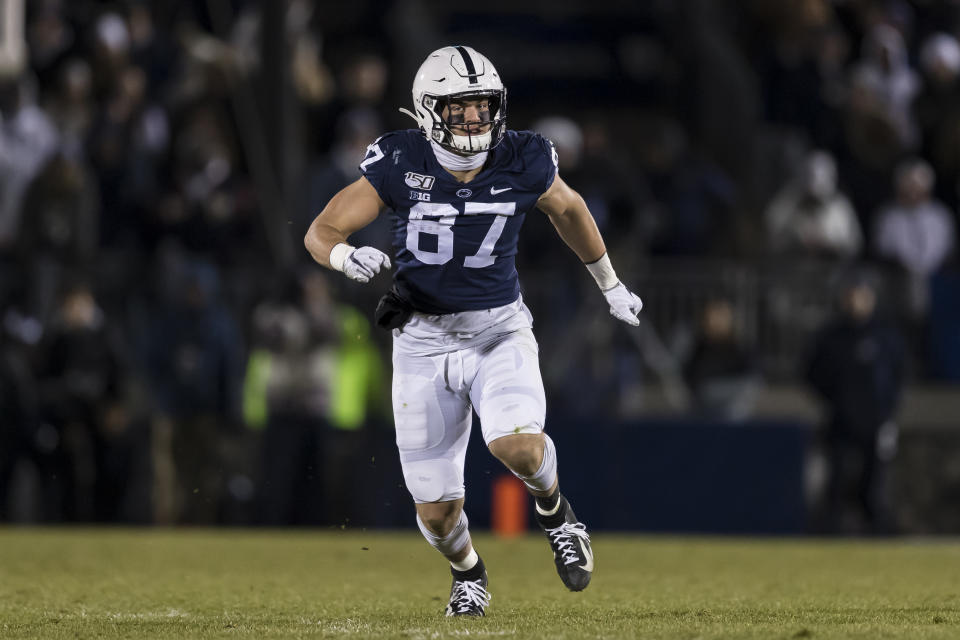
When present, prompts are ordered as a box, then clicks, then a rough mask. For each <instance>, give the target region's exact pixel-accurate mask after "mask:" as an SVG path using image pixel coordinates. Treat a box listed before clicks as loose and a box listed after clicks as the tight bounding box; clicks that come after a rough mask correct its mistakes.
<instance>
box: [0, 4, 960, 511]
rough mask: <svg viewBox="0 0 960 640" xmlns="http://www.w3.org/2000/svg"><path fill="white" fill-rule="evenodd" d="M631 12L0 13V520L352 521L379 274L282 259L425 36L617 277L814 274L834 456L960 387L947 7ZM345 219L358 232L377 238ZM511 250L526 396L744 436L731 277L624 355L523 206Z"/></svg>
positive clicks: (379, 365) (378, 362)
mask: <svg viewBox="0 0 960 640" xmlns="http://www.w3.org/2000/svg"><path fill="white" fill-rule="evenodd" d="M629 4H630V3H620V2H612V1H610V2H607V1H601V2H590V3H589V4H587V3H582V2H571V3H564V4H563V6H559V5H555V4H554V3H532V4H531V5H530V6H529V7H527V8H520V7H519V6H518V5H516V3H507V2H496V1H495V2H492V3H484V4H483V5H482V6H480V5H478V6H477V7H475V8H463V7H454V6H452V5H451V4H450V3H446V2H439V1H434V0H392V1H388V0H369V1H366V2H339V1H338V0H287V2H285V3H281V2H278V3H262V2H253V1H252V0H181V1H167V0H114V1H98V0H31V1H29V2H26V3H25V6H26V28H25V38H26V44H27V54H28V55H27V58H26V63H25V66H24V67H23V68H21V69H17V68H15V67H14V68H13V69H8V68H7V67H6V66H4V65H3V64H0V67H2V69H0V72H2V73H3V76H2V77H3V79H2V82H0V261H2V266H0V311H2V318H0V322H2V331H0V415H2V416H3V417H2V422H0V521H2V520H5V519H9V518H13V517H18V518H23V519H37V520H45V521H77V520H80V521H91V520H103V521H117V520H124V521H141V522H157V523H175V522H191V523H214V522H255V523H263V524H286V523H309V524H321V523H323V524H331V523H332V524H342V523H344V522H347V521H349V519H350V518H351V517H355V514H356V512H357V511H358V510H362V508H363V504H362V503H363V498H362V494H363V492H364V486H365V485H364V482H365V481H366V480H365V474H364V470H365V469H366V468H367V466H368V463H369V458H371V456H370V455H369V452H370V451H371V447H373V446H374V445H373V444H371V443H377V445H376V446H379V445H380V444H382V443H387V445H389V444H390V442H391V441H392V437H393V436H392V430H391V419H390V406H389V371H388V361H389V355H388V354H389V339H388V338H389V336H387V335H386V334H385V333H384V332H378V331H374V330H373V329H371V325H370V322H369V317H370V315H371V312H372V309H373V306H374V304H375V301H376V298H377V297H378V295H379V294H380V293H382V287H381V288H377V287H375V286H370V287H359V286H354V287H350V286H345V283H344V282H343V281H342V279H341V278H339V277H338V276H337V274H331V273H329V272H325V271H322V270H320V269H319V268H318V267H316V266H314V265H311V263H310V259H309V256H308V255H307V253H306V252H305V251H304V250H302V248H301V238H302V236H303V233H304V232H305V230H306V228H307V226H308V225H309V223H310V221H311V220H312V218H313V217H314V216H315V215H316V214H317V213H318V212H319V211H320V210H321V209H322V208H323V206H324V205H325V204H326V202H327V201H328V200H329V198H330V197H331V196H332V195H333V194H334V193H336V191H337V190H339V189H340V188H342V187H343V186H345V185H346V184H348V183H349V182H351V181H353V180H354V179H356V177H357V176H358V171H357V164H358V162H359V161H360V160H361V159H362V157H363V155H364V152H365V149H366V146H367V145H368V144H370V143H371V142H372V141H373V140H374V139H375V138H376V137H377V136H379V135H380V134H381V133H383V132H385V131H387V130H391V129H397V128H407V127H410V126H412V124H411V123H410V122H409V121H405V120H404V116H403V115H402V114H399V113H398V112H397V111H396V109H397V107H400V106H408V102H409V99H410V97H409V96H410V93H409V91H410V83H411V81H412V77H413V72H414V70H415V69H416V68H417V66H418V65H419V64H420V62H421V61H422V59H423V57H424V56H425V55H426V53H428V52H429V51H431V50H433V49H434V48H436V47H439V46H442V45H445V44H450V43H451V42H454V41H456V42H465V43H468V44H470V45H472V46H474V47H476V48H477V49H478V50H480V51H482V52H483V53H484V54H486V55H487V56H489V57H490V58H491V59H492V60H493V61H494V62H495V63H496V64H497V65H498V69H499V71H500V73H501V75H502V76H503V78H504V80H505V84H506V85H507V87H508V90H509V91H510V103H509V109H510V110H509V118H510V121H509V122H510V126H511V128H515V129H533V130H536V131H539V132H541V133H543V134H544V135H546V136H547V137H549V138H550V139H551V140H553V141H554V143H555V144H556V147H557V149H558V152H559V161H560V172H561V173H562V174H563V175H564V177H565V179H566V180H567V182H568V183H570V184H571V185H573V186H574V187H575V188H577V189H578V190H579V191H580V192H581V193H582V194H583V196H584V197H585V199H586V201H587V203H588V204H589V206H590V208H591V211H592V212H593V214H594V216H595V217H596V219H597V222H598V224H599V226H600V228H601V230H602V231H603V233H604V235H605V237H606V238H607V241H608V244H609V248H610V251H611V253H612V254H614V256H615V262H616V264H617V265H618V269H619V270H620V271H621V273H622V275H623V276H624V277H625V278H629V277H631V274H633V275H637V274H641V273H648V272H649V271H650V270H651V269H652V268H653V267H654V266H655V265H662V264H673V262H671V261H675V260H681V261H682V260H687V261H704V262H703V264H710V262H709V261H711V260H714V261H717V260H723V261H733V262H735V263H738V264H742V265H750V266H751V267H752V268H755V269H757V270H758V271H759V272H769V273H781V274H789V273H801V272H804V269H806V268H807V266H808V265H816V269H817V271H815V273H817V274H821V275H823V274H826V276H825V277H824V278H822V279H820V280H818V281H817V282H815V283H813V284H812V285H811V286H813V287H814V288H817V289H819V290H821V291H822V296H821V297H822V299H823V300H825V303H824V305H823V307H822V309H821V311H822V313H820V314H819V315H817V316H816V324H817V325H818V326H821V325H822V326H823V327H824V329H823V332H822V334H815V333H814V332H813V331H810V332H809V335H808V336H807V338H808V340H807V342H808V344H806V345H804V346H803V348H802V349H799V350H798V352H797V354H796V358H795V365H796V366H795V368H794V370H793V371H792V372H791V375H790V376H789V378H790V380H792V381H794V382H800V383H802V384H807V383H809V385H810V387H811V388H812V389H816V390H817V391H818V392H819V393H820V394H822V397H823V399H824V402H825V403H827V405H828V406H830V407H832V410H831V412H830V413H831V415H832V416H833V417H832V418H831V420H832V422H831V428H832V429H833V431H832V432H831V433H834V434H838V435H835V438H834V440H835V441H837V442H841V443H842V444H843V446H845V447H848V448H850V447H855V446H857V445H856V443H860V442H863V441H864V439H863V438H864V437H866V436H863V437H861V436H862V435H863V433H871V434H873V435H872V436H870V437H875V436H876V434H878V433H880V429H881V427H882V426H883V425H884V424H887V423H888V422H889V421H890V419H891V417H892V415H893V413H894V412H895V410H896V406H895V404H896V402H895V401H896V398H897V394H898V393H899V389H900V388H901V386H902V383H903V380H904V379H905V378H908V377H913V378H914V379H918V380H922V379H934V378H939V379H945V380H957V379H960V337H958V335H957V333H958V332H957V330H956V327H957V326H960V273H958V270H957V267H956V253H957V252H956V241H957V239H956V226H957V223H958V216H957V211H958V207H960V152H958V149H960V42H958V37H960V3H958V2H955V1H952V0H910V1H908V0H790V1H788V2H786V1H785V2H768V1H766V0H726V1H723V2H717V1H713V0H683V1H680V0H659V1H652V2H643V3H635V4H636V5H637V6H627V5H629ZM277 7H281V8H282V9H281V10H277ZM264 34H269V35H268V36H267V37H266V38H264V37H263V36H264ZM278 42H279V43H283V45H284V46H282V47H280V46H279V45H278V44H277V43H278ZM278 51H279V53H278ZM0 62H2V61H0ZM277 62H279V64H280V67H279V68H278V67H276V66H271V65H275V64H276V63H277ZM362 233H363V234H364V236H365V237H363V238H355V239H354V240H355V242H354V244H360V243H363V244H374V245H376V246H380V247H386V246H388V244H389V236H390V229H389V225H388V222H387V221H386V220H381V221H378V222H377V223H375V224H374V225H372V226H371V227H368V228H367V229H366V230H364V231H363V232H362ZM521 247H522V248H521V253H520V255H519V257H518V270H519V272H520V274H521V280H522V283H523V286H524V296H525V298H526V299H527V301H528V304H530V306H531V308H532V309H533V311H534V314H535V316H536V318H537V331H538V337H539V339H540V341H541V344H542V345H543V353H544V357H543V361H544V367H545V371H544V373H545V378H546V380H547V386H548V394H550V396H551V400H550V402H551V404H550V406H551V408H552V409H553V410H557V411H565V412H570V413H572V414H584V415H588V414H589V415H593V416H596V415H611V414H612V413H616V412H622V413H626V414H629V411H630V405H631V403H630V400H629V398H630V397H631V396H630V394H631V391H632V390H635V389H636V388H638V387H641V386H643V385H645V384H647V383H648V381H649V380H650V379H651V378H650V376H649V375H647V374H644V373H642V372H644V371H647V370H655V371H658V372H659V373H660V374H661V375H660V377H661V378H662V379H664V380H667V381H673V383H675V387H676V389H678V391H677V397H678V398H680V401H679V402H680V404H681V405H682V406H684V407H685V408H686V409H687V410H689V411H690V412H692V413H694V414H696V415H701V416H706V417H708V418H710V419H723V420H740V419H744V418H746V417H748V416H749V415H750V411H751V407H752V405H753V401H754V398H755V396H756V394H757V392H758V390H759V389H760V388H761V387H762V385H763V384H764V378H765V375H766V374H768V373H769V372H767V371H765V370H764V364H763V355H764V354H763V353H762V352H761V351H760V350H759V349H758V345H757V344H755V343H751V342H750V341H749V340H745V339H744V336H743V335H742V332H740V331H739V329H738V328H739V327H742V326H743V323H742V322H741V320H742V315H743V314H745V313H749V312H750V310H749V309H748V308H747V307H746V305H747V302H748V301H746V300H743V299H741V298H739V297H738V294H737V293H736V292H735V291H724V290H717V291H714V292H712V293H711V294H710V295H705V296H703V297H702V299H698V300H697V302H696V305H695V309H694V310H693V311H692V312H691V313H688V314H687V315H686V316H684V317H682V318H677V319H676V320H677V322H675V323H673V324H675V325H676V326H674V327H673V328H674V329H676V332H675V334H674V335H670V336H666V335H657V333H658V330H659V331H660V333H663V332H662V329H663V328H662V327H652V328H651V327H648V329H649V331H648V334H649V335H646V334H645V335H646V337H645V338H642V339H641V344H639V345H638V343H637V339H636V338H635V337H634V336H631V335H628V334H627V333H626V332H625V331H624V330H622V329H620V328H618V327H613V326H611V324H610V323H606V324H604V323H602V322H595V321H594V320H595V318H596V317H597V315H598V312H599V314H600V315H602V314H603V312H604V311H605V310H604V309H602V308H601V306H602V305H601V302H602V300H599V296H597V295H596V292H595V291H594V290H593V288H592V283H591V282H590V281H589V278H586V277H585V272H584V271H583V269H582V267H580V265H579V264H578V263H577V261H576V259H575V258H574V257H573V256H572V254H567V253H566V252H565V249H564V248H563V246H562V244H561V242H560V241H559V239H557V238H556V235H555V233H554V232H553V230H552V229H551V228H550V225H549V224H548V223H547V221H546V220H545V219H544V217H538V216H535V215H531V216H529V217H528V219H527V222H526V224H525V228H524V238H522V239H521ZM698 264H699V263H698ZM865 274H871V275H869V277H868V276H867V275H865ZM558 281H563V282H565V283H570V286H564V287H556V286H552V285H553V284H555V283H556V282H558ZM854 285H855V286H856V287H861V288H862V287H866V288H868V289H869V290H870V291H871V292H872V293H871V294H870V295H872V296H873V298H872V302H871V303H870V304H866V303H864V302H862V301H861V302H859V303H856V302H850V300H849V297H850V295H851V294H850V290H851V287H854ZM640 294H641V296H644V297H645V300H646V302H647V305H648V307H651V308H655V307H656V304H657V298H656V296H654V297H653V298H648V297H647V296H645V292H644V291H643V290H642V289H641V290H640ZM865 295H867V294H863V295H862V296H861V298H862V297H863V296H865ZM753 304H754V305H755V306H758V307H763V306H764V305H766V304H769V305H770V306H771V307H774V306H776V305H775V304H774V303H773V302H772V301H765V300H760V301H757V300H754V301H753ZM867 307H869V309H868V310H867V311H866V312H865V311H864V310H865V309H866V308H867ZM781 313H784V312H783V311H782V310H781ZM785 313H786V314H787V315H789V314H790V313H791V312H790V310H787V311H786V312H785ZM837 327H840V328H837ZM831 331H833V332H834V333H833V334H831V333H830V332H831ZM837 331H840V332H841V333H842V332H843V331H847V332H851V333H852V334H856V336H860V337H857V338H855V339H854V338H851V339H852V340H853V342H852V343H851V342H849V341H846V340H844V339H837V338H836V337H835V336H836V332H837ZM572 333H577V334H578V335H577V336H576V337H577V340H578V341H579V343H580V346H578V347H576V348H574V349H563V348H561V347H562V345H564V344H566V343H568V342H569V341H570V339H571V337H572V335H571V334H572ZM901 334H902V336H901ZM831 335H833V336H834V337H833V338H831V337H830V336H831ZM864 336H866V337H865V338H864V340H866V342H857V340H860V338H863V337H864ZM876 336H881V337H880V338H876ZM891 336H892V337H891ZM848 337H849V336H848ZM901 339H902V340H903V344H902V345H901V344H900V342H899V341H900V340H901ZM866 343H869V344H870V345H872V346H871V347H870V348H874V349H876V350H877V353H878V354H879V355H878V356H877V357H876V358H868V359H867V360H865V361H862V362H861V363H860V365H861V366H860V368H859V369H858V368H856V367H852V368H849V369H844V371H846V374H845V377H841V378H837V377H836V376H837V373H838V370H839V369H838V367H836V366H835V365H836V364H837V363H839V362H846V361H847V360H848V359H849V358H850V357H852V356H851V355H850V354H849V353H847V352H845V351H844V349H847V348H848V346H849V344H855V345H856V344H866ZM845 345H846V346H845ZM638 346H639V347H640V348H638ZM855 355H856V354H855ZM858 357H859V356H858ZM855 359H856V358H855ZM871 367H873V368H874V369H875V370H876V371H879V373H877V375H873V374H871V375H873V377H872V378H870V376H868V375H866V374H865V370H869V369H870V368H871ZM831 376H832V377H831ZM828 378H829V379H828ZM866 378H870V379H871V380H874V381H876V384H872V385H871V384H865V383H863V384H859V386H858V385H857V384H853V383H855V382H856V381H858V380H859V381H860V382H861V383H862V381H863V380H864V379H866ZM851 385H852V386H851ZM586 387H589V388H590V389H591V390H592V392H591V393H584V389H585V388H586ZM572 389H577V390H578V393H571V390H572ZM873 398H883V399H885V400H886V401H888V402H887V403H886V404H882V405H877V406H876V411H875V414H871V415H869V416H864V415H862V412H861V414H860V415H858V417H856V418H855V419H854V418H853V417H851V416H850V415H849V411H848V409H849V407H851V406H853V407H855V406H857V405H858V403H863V402H870V401H871V399H873ZM851 433H852V434H853V435H850V434H851ZM832 437H833V436H832ZM387 450H389V448H388V449H387ZM367 475H368V474H367ZM345 477H349V478H352V479H353V480H352V481H351V482H344V481H343V478H345ZM868 482H870V480H868ZM350 487H352V490H348V488H350ZM12 488H17V491H13V490H12ZM311 495H313V496H319V498H317V499H315V500H310V499H309V498H308V497H305V496H311ZM24 496H26V497H24ZM870 504H874V503H870ZM876 509H877V510H879V509H880V508H879V507H876Z"/></svg>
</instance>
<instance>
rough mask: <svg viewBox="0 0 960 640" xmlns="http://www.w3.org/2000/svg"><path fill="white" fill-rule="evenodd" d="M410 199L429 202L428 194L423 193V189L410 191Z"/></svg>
mask: <svg viewBox="0 0 960 640" xmlns="http://www.w3.org/2000/svg"><path fill="white" fill-rule="evenodd" d="M410 199H411V200H419V201H420V202H430V194H429V193H424V192H423V191H411V192H410Z"/></svg>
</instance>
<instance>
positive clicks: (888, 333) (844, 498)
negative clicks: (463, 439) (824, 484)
mask: <svg viewBox="0 0 960 640" xmlns="http://www.w3.org/2000/svg"><path fill="white" fill-rule="evenodd" d="M904 355H905V354H904V344H903V339H902V337H901V335H900V333H899V331H898V330H897V329H896V328H895V327H893V326H891V325H889V324H887V323H886V322H885V321H884V319H883V318H882V316H881V315H880V314H879V313H878V311H877V289H876V285H875V284H874V283H873V281H872V280H871V279H870V278H869V276H868V275H867V274H863V273H860V274H856V275H855V276H853V277H851V278H849V279H848V280H847V281H846V282H845V283H844V284H843V286H842V290H841V299H840V313H839V314H838V316H837V317H836V318H835V319H834V320H833V321H831V322H829V323H828V324H827V325H826V326H825V327H824V328H823V329H822V330H821V333H820V335H819V336H818V337H817V339H816V342H815V345H814V348H813V353H812V359H811V360H810V363H809V367H808V369H807V372H806V379H807V381H808V382H809V383H810V385H811V386H812V387H813V388H814V389H815V390H816V391H817V393H818V394H819V395H820V396H821V398H822V400H823V402H824V404H825V406H826V408H827V415H828V422H827V427H826V431H825V440H826V447H827V451H828V457H829V463H830V481H829V489H828V492H827V504H826V508H827V512H826V517H827V520H828V521H827V523H826V524H827V526H828V527H830V528H832V529H835V530H839V531H844V530H848V529H849V528H850V518H849V517H848V514H849V510H848V506H847V505H848V503H849V502H850V501H851V499H855V501H856V503H857V504H858V505H859V507H860V508H861V509H862V512H863V513H862V515H863V518H864V524H865V525H866V527H867V528H868V531H870V532H873V533H885V532H890V531H891V529H892V527H893V513H892V509H891V505H890V501H889V496H888V494H887V488H886V477H887V471H888V468H889V466H890V463H891V462H892V460H893V458H894V456H895V455H896V444H897V427H896V425H895V423H894V422H893V420H894V417H895V414H896V410H897V404H898V401H899V399H900V392H901V388H902V384H903V368H904Z"/></svg>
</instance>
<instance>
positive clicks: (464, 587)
mask: <svg viewBox="0 0 960 640" xmlns="http://www.w3.org/2000/svg"><path fill="white" fill-rule="evenodd" d="M491 597H492V596H491V595H490V592H489V591H487V590H486V589H485V588H484V587H483V585H482V584H480V581H479V580H478V581H470V580H463V581H457V583H456V586H455V587H454V588H453V596H451V598H450V608H451V609H452V610H453V613H470V612H471V611H473V610H476V609H477V608H479V609H480V610H481V611H482V610H483V609H484V607H488V606H490V598H491Z"/></svg>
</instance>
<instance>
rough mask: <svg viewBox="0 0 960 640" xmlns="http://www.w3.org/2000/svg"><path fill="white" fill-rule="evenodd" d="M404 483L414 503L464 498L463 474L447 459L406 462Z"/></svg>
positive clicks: (403, 464)
mask: <svg viewBox="0 0 960 640" xmlns="http://www.w3.org/2000/svg"><path fill="white" fill-rule="evenodd" d="M401 463H402V466H403V481H404V483H405V484H406V485H407V491H409V492H410V495H411V496H413V500H414V502H418V503H421V504H422V503H425V502H441V501H448V500H456V499H457V498H462V497H463V496H464V493H465V492H464V487H463V474H462V472H461V471H460V470H459V469H458V467H457V465H456V464H454V463H453V462H451V461H450V460H447V459H446V458H436V459H434V460H417V461H404V460H403V459H402V456H401Z"/></svg>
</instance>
